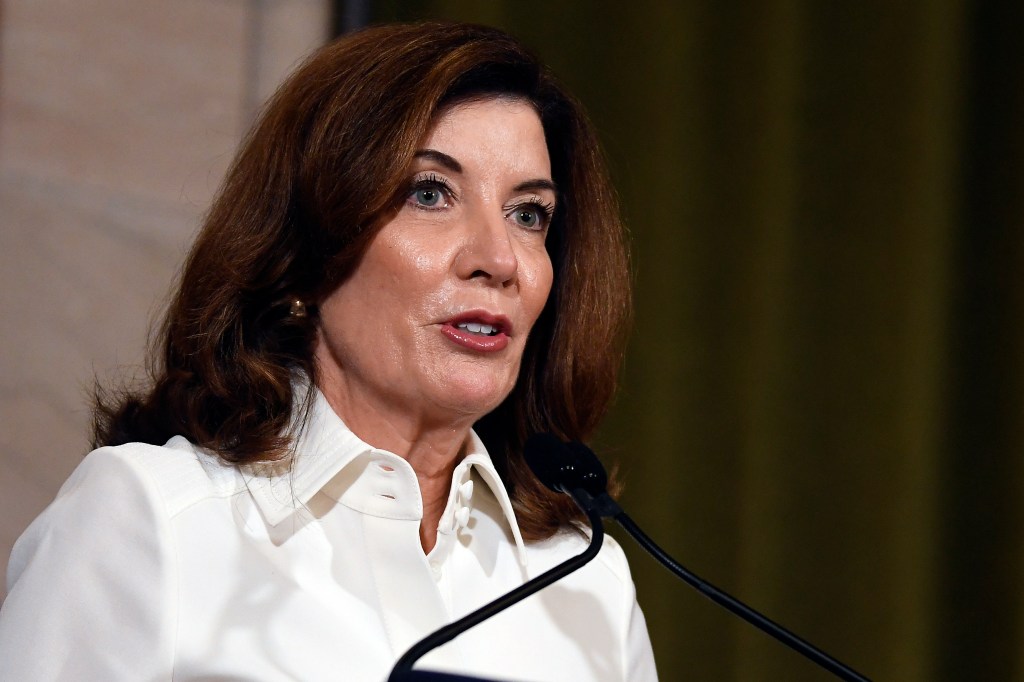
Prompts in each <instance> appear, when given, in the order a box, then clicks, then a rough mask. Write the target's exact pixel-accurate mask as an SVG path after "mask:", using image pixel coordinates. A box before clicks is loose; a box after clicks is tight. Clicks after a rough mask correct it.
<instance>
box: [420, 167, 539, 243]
mask: <svg viewBox="0 0 1024 682" xmlns="http://www.w3.org/2000/svg"><path fill="white" fill-rule="evenodd" d="M422 189H437V190H439V191H440V192H441V194H442V196H443V197H444V199H445V205H444V206H436V207H435V206H425V205H423V204H421V203H418V202H417V201H416V200H415V199H414V198H413V194H415V193H416V192H418V191H419V190H422ZM458 199H459V197H458V195H457V194H456V193H455V188H454V187H452V185H451V183H449V182H448V180H446V179H445V178H443V177H441V176H440V175H436V174H434V173H430V174H429V175H426V176H424V177H420V178H418V179H414V180H413V183H412V186H411V187H410V188H409V191H408V193H407V194H406V201H407V202H408V203H409V204H411V205H412V206H414V207H415V208H418V209H420V210H421V211H439V210H442V209H444V208H447V207H448V205H449V204H450V203H452V202H456V201H458ZM524 209H533V210H535V211H536V212H537V213H538V215H539V217H540V219H541V222H542V223H543V225H542V226H541V227H539V228H529V227H526V226H525V225H524V226H523V227H524V228H525V229H537V230H544V229H547V228H548V227H549V226H550V225H551V219H552V218H553V217H554V215H555V204H554V203H553V202H549V201H543V200H542V199H541V198H540V197H531V198H530V199H529V200H527V201H521V202H517V203H513V204H506V205H505V206H502V210H503V211H504V212H505V215H506V216H511V215H512V214H513V213H515V212H516V211H522V210H524Z"/></svg>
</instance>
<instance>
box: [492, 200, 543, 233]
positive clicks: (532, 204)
mask: <svg viewBox="0 0 1024 682" xmlns="http://www.w3.org/2000/svg"><path fill="white" fill-rule="evenodd" d="M523 209H533V210H535V211H537V213H538V214H539V217H540V220H541V222H542V223H543V224H542V225H541V226H540V227H539V228H526V229H538V230H544V229H547V228H548V227H549V226H550V225H551V219H552V218H553V217H554V215H555V205H554V203H552V202H550V201H543V200H542V199H541V198H540V197H532V198H530V199H528V200H527V201H521V202H518V203H515V204H506V205H505V206H502V210H503V211H505V215H506V216H511V215H512V214H513V213H515V212H516V211H522V210H523ZM523 227H526V226H525V225H524V226H523Z"/></svg>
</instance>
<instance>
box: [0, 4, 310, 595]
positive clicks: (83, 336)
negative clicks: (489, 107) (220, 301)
mask: <svg viewBox="0 0 1024 682" xmlns="http://www.w3.org/2000/svg"><path fill="white" fill-rule="evenodd" d="M0 3H2V4H0V41H2V42H0V347H2V349H3V351H2V355H0V564H2V565H3V567H4V571H6V565H7V557H8V554H9V552H10V547H11V545H12V544H13V543H14V541H15V539H16V538H17V536H18V535H19V534H20V533H21V532H22V531H23V530H24V528H25V527H26V526H27V525H28V523H29V522H30V521H31V520H32V518H33V517H35V516H36V515H37V514H38V513H39V512H40V511H42V509H43V508H44V507H45V506H46V504H47V503H48V502H49V501H50V500H51V499H52V498H53V495H54V494H55V493H56V491H57V489H58V487H59V486H60V484H61V482H63V480H64V479H65V478H66V477H67V475H68V474H69V473H70V471H71V470H72V469H73V468H74V466H75V465H76V463H77V462H78V461H79V460H80V459H81V457H82V455H83V454H84V453H85V452H86V450H87V429H88V422H89V412H88V406H87V392H88V390H89V387H90V386H91V384H92V381H93V377H94V375H99V376H100V377H101V378H102V377H108V378H110V377H117V376H119V372H122V373H123V371H122V370H118V368H127V372H129V373H130V372H132V371H134V369H135V368H137V367H138V366H139V363H140V361H141V359H142V349H143V346H144V343H145V338H146V332H147V326H148V323H149V321H151V320H152V319H153V318H154V317H156V316H157V315H158V314H159V311H160V310H161V304H162V301H163V300H164V297H165V294H166V292H167V288H168V285H169V284H170V281H171V279H172V277H173V276H174V273H175V270H176V268H177V266H178V264H179V263H180V261H181V258H182V255H183V253H184V250H185V248H186V247H187V244H188V242H189V239H190V236H191V235H192V234H193V233H194V231H195V229H196V226H197V220H198V217H199V216H200V215H201V214H202V212H203V211H204V210H205V208H206V206H207V204H208V203H209V201H210V197H211V195H212V193H213V192H214V190H215V189H216V187H217V184H218V182H219V181H220V178H221V175H222V174H223V172H224V170H225V168H226V167H227V164H228V163H229V161H230V159H231V155H232V152H233V149H234V146H235V144H236V143H237V141H238V139H239V138H240V136H241V135H242V133H243V132H244V130H245V128H246V127H247V126H248V124H249V122H250V120H251V117H252V114H253V111H254V110H255V108H256V107H257V106H258V105H259V102H261V101H262V100H263V99H264V98H265V96H266V95H267V94H269V93H270V92H271V91H272V90H273V88H274V87H275V85H276V84H277V83H278V82H279V81H280V79H281V77H282V75H283V74H284V73H286V72H287V71H288V69H289V67H290V66H292V65H293V64H294V63H295V61H296V60H297V59H299V58H300V57H301V56H302V55H303V54H305V53H307V52H308V51H309V50H310V49H312V48H313V47H315V46H317V45H318V44H320V43H321V42H322V41H323V39H324V37H325V35H326V28H327V25H328V10H327V2H326V1H325V0H173V2H166V1H159V0H121V1H118V0H0ZM5 593H6V592H5V590H3V588H2V586H0V595H3V594H5Z"/></svg>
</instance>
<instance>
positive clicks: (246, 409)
mask: <svg viewBox="0 0 1024 682" xmlns="http://www.w3.org/2000/svg"><path fill="white" fill-rule="evenodd" d="M492 96H512V97H517V98H521V99H522V100H524V101H528V102H530V103H531V104H532V105H533V107H534V108H535V109H536V111H537V113H538V115H539V117H540V120H541V123H542V125H543V128H544V133H545V136H546V140H547V145H548V152H549V155H550V159H551V170H552V175H553V179H554V181H555V183H556V185H557V187H558V188H559V195H560V197H559V201H558V208H557V209H556V214H555V216H554V219H553V221H552V226H551V229H550V232H549V237H548V241H547V248H548V251H549V253H550V256H551V260H552V263H553V266H554V276H555V279H554V285H553V288H552V292H551V296H550V298H549V300H548V303H547V305H546V307H545V309H544V311H543V312H542V313H541V316H540V318H539V319H538V321H537V323H536V325H535V326H534V328H533V331H532V332H531V335H530V339H529V342H528V343H527V346H526V349H525V351H524V357H523V361H522V365H521V369H520V374H519V379H518V381H517V383H516V386H515V388H514V389H513V391H512V393H511V394H510V395H509V396H508V398H507V399H506V400H505V401H504V402H503V403H502V404H501V405H500V406H499V407H498V408H497V409H495V410H494V411H493V412H492V413H490V414H488V415H487V416H485V417H484V418H483V419H481V420H480V421H479V422H478V423H477V424H476V429H477V432H478V433H479V434H480V436H481V438H482V439H483V440H484V442H485V444H486V445H487V447H488V449H489V451H490V453H491V455H492V457H493V458H494V461H495V464H496V466H497V467H498V468H499V471H500V472H501V474H502V476H503V480H504V481H505V485H506V486H507V487H508V490H509V493H510V495H511V497H512V500H513V502H514V504H515V505H516V507H517V514H518V518H519V521H520V525H521V528H522V531H523V535H524V536H525V537H527V538H529V539H540V538H544V537H548V536H550V535H551V534H552V533H554V532H555V531H556V530H558V528H560V527H561V526H563V525H565V524H566V523H568V522H570V521H572V520H574V519H577V518H578V517H579V514H578V511H577V510H576V508H575V506H574V505H573V503H572V502H571V500H569V498H568V497H566V496H564V495H558V494H556V493H552V492H550V491H549V490H547V489H546V488H545V487H543V486H542V485H541V484H540V483H539V482H537V480H536V479H535V478H534V477H533V475H532V474H531V473H530V471H529V469H528V468H527V466H526V464H525V462H524V461H523V458H522V454H521V453H522V446H523V443H524V441H525V439H526V437H527V436H528V435H529V434H531V433H533V432H537V431H550V432H553V433H555V434H557V435H559V436H561V437H562V438H566V439H578V440H584V439H586V438H588V437H589V436H590V435H591V434H592V432H593V430H594V428H595V427H596V426H597V423H598V421H599V420H600V418H601V417H602V416H603V415H604V412H605V410H606V408H607V406H608V403H609V400H610V398H611V396H612V393H613V392H614V389H615V383H616V374H617V371H618V369H619V366H620V364H621V358H622V347H623V340H624V330H625V326H626V322H627V318H628V313H629V303H630V287H629V283H630V281H629V272H628V263H627V253H626V247H625V242H624V234H623V227H622V224H621V221H620V217H619V212H618V206H617V202H616V199H615V193H614V191H613V190H612V187H611V185H610V182H609V179H608V174H607V171H606V168H605V164H604V161H603V159H602V156H601V153H600V151H599V148H598V144H597V140H596V137H595V134H594V132H593V129H592V127H591V125H590V124H589V123H588V121H587V118H586V115H585V114H584V112H583V110H582V108H581V107H580V105H579V104H578V103H577V101H576V100H575V99H573V97H572V96H570V95H569V94H568V93H566V92H565V90H563V89H562V88H561V87H560V86H559V85H558V84H557V83H556V82H555V80H554V79H553V77H552V76H551V74H550V73H549V72H548V70H547V69H546V68H545V67H543V66H542V65H541V64H540V63H539V62H538V60H537V59H536V58H535V57H534V56H533V55H532V54H531V53H530V52H529V51H528V50H527V49H525V48H524V47H523V45H522V44H520V43H519V42H518V41H516V40H515V39H514V38H512V37H510V36H509V35H507V34H505V33H503V32H501V31H499V30H497V29H494V28H488V27H483V26H475V25H466V24H440V23H423V24H409V25H389V26H379V27H375V28H370V29H367V30H364V31H361V32H359V33H356V34H353V35H351V36H348V37H346V38H344V39H342V40H339V41H338V42H335V43H333V44H331V45H328V46H326V47H324V48H322V49H320V50H318V51H317V52H316V53H314V54H313V55H312V56H311V57H310V58H309V59H308V60H307V61H306V62H305V63H304V64H302V66H301V67H299V68H298V70H296V72H295V73H294V74H292V76H291V77H290V78H288V80H287V81H286V82H285V83H284V84H283V85H282V86H281V88H280V89H279V90H278V91H277V93H276V94H275V95H274V97H273V98H272V99H271V100H270V102H269V103H268V104H267V105H266V107H265V109H264V111H263V113H262V115H261V116H260V117H259V119H258V120H257V122H256V124H255V125H254V127H253V128H252V130H251V131H250V133H249V134H248V136H247V137H246V139H245V140H244V142H243V144H242V146H241V148H240V151H239V153H238V155H237V157H236V159H235V161H234V163H233V165H232V166H231V168H230V170H229V171H228V174H227V177H226V179H225V181H224V184H223V186H222V187H221V188H220V191H219V193H218V194H217V196H216V198H215V200H214V202H213V205H212V207H211V209H210V211H209V213H208V215H207V216H206V219H205V221H204V223H203V226H202V230H201V231H200V233H199V236H198V237H197V239H196V241H195V244H194V245H193V247H192V250H191V252H190V253H189V256H188V258H187V260H186V262H185V264H184V267H183V270H182V272H181V275H180V282H179V286H178V288H177V291H176V292H175V294H174V297H173V299H172V301H171V303H170V306H169V308H168V310H167V313H166V317H165V319H164V321H163V324H162V326H161V327H160V329H159V330H158V332H157V333H156V334H155V336H154V344H153V348H152V350H151V353H150V356H151V357H150V372H151V383H150V384H149V385H148V386H147V388H146V389H145V390H143V391H139V392H134V393H133V392H130V391H120V392H106V391H103V390H98V391H97V399H96V407H95V412H94V416H95V419H94V435H93V443H94V446H97V447H98V446H101V445H116V444H120V443H126V442H130V441H142V442H147V443H155V444H162V443H164V442H166V441H167V440H168V439H169V438H170V437H172V436H174V435H176V434H180V435H184V436H185V437H187V438H189V439H190V440H191V441H192V442H194V443H196V444H197V445H200V446H202V447H205V448H208V449H210V450H212V451H214V452H216V453H218V454H219V456H220V457H221V458H223V459H224V460H226V461H228V462H234V463H247V462H256V461H266V460H276V459H281V458H284V457H287V456H289V455H290V446H291V438H290V434H291V430H290V429H289V426H290V424H291V423H292V420H293V418H295V417H296V416H300V417H301V415H296V414H293V413H294V412H295V410H296V409H300V410H301V409H308V405H309V401H310V396H311V393H309V394H306V395H303V396H295V395H293V382H292V378H293V375H294V373H295V372H296V371H301V372H304V373H305V374H306V375H307V376H308V377H312V378H313V380H314V381H313V383H315V381H316V377H317V372H316V367H315V364H314V360H313V346H314V341H315V339H316V334H317V325H318V317H317V314H316V305H315V303H316V302H317V301H319V300H322V299H323V297H324V296H326V295H327V294H328V293H329V292H331V291H333V290H334V289H335V288H336V287H337V286H338V285H339V284H340V283H341V282H342V281H343V280H344V279H345V277H346V275H347V274H348V273H349V272H350V271H351V269H352V268H353V266H354V265H355V263H356V262H357V261H358V259H359V257H360V255H361V254H362V253H363V252H364V250H365V249H366V247H367V245H368V244H369V242H370V240H371V239H373V237H374V235H375V234H376V229H377V228H378V227H379V226H380V225H381V224H382V223H383V221H384V220H385V219H386V218H387V217H388V216H389V215H391V212H392V211H393V210H394V207H395V205H396V199H399V198H400V197H401V196H402V194H403V193H404V190H405V188H406V184H407V182H408V180H407V171H408V168H409V166H410V164H411V162H412V159H413V154H414V152H415V150H416V149H417V146H418V144H419V143H420V142H421V141H422V139H423V138H424V136H425V135H426V133H427V131H428V129H429V127H430V125H431V122H432V121H433V120H434V118H435V117H436V115H437V113H438V111H439V110H441V109H442V108H444V107H446V106H449V105H451V104H453V103H456V102H461V101H465V100H469V99H479V98H487V97H492ZM296 298H298V299H302V300H304V301H307V302H310V304H311V305H310V306H309V314H308V315H306V316H305V317H299V316H294V315H289V309H290V305H291V301H292V300H293V299H296ZM311 385H312V384H311ZM297 406H298V407H297ZM303 406H304V407H303Z"/></svg>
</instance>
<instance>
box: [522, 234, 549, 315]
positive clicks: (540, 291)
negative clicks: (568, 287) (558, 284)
mask: <svg viewBox="0 0 1024 682" xmlns="http://www.w3.org/2000/svg"><path fill="white" fill-rule="evenodd" d="M553 280H554V273H553V268H552V266H551V258H550V257H549V256H548V254H547V251H544V252H542V253H539V254H538V255H537V257H536V258H535V259H534V262H533V263H532V264H531V267H530V268H529V269H528V270H527V272H525V273H523V275H522V287H523V292H522V294H523V302H524V303H525V305H526V309H527V312H528V313H529V315H530V323H531V324H533V322H534V321H535V320H536V319H537V317H538V316H539V315H540V311H541V310H543V309H544V304H545V303H547V300H548V296H549V295H550V294H551V285H552V282H553Z"/></svg>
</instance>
